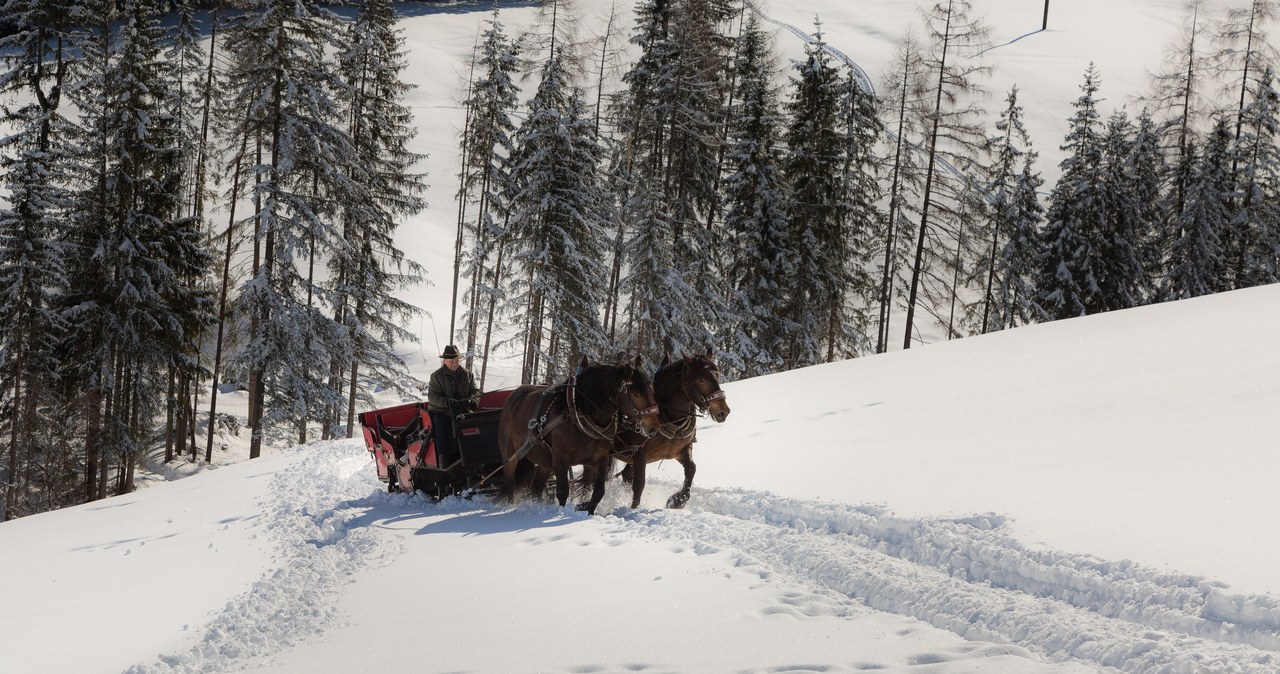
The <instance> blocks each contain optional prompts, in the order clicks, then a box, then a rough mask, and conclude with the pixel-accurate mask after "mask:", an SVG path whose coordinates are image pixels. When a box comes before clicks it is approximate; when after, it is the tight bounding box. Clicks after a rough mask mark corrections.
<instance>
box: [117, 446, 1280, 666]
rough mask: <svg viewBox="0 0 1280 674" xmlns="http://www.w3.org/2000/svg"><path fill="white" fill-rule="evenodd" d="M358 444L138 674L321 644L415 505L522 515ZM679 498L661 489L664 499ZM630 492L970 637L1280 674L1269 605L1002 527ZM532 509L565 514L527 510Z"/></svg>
mask: <svg viewBox="0 0 1280 674" xmlns="http://www.w3.org/2000/svg"><path fill="white" fill-rule="evenodd" d="M355 447H357V445H355V444H353V443H350V442H333V443H318V444H316V445H311V446H309V447H307V448H306V450H307V451H305V452H299V453H298V454H297V456H298V465H297V466H295V467H294V469H292V470H290V471H288V472H287V473H281V474H279V475H277V476H276V477H275V478H274V479H273V481H272V491H271V492H270V494H269V496H268V497H267V498H266V499H265V502H264V503H263V504H262V509H263V512H264V513H266V514H267V517H265V518H263V520H264V521H265V523H264V524H262V525H261V526H262V528H263V532H262V533H263V535H266V536H267V537H269V539H270V540H271V541H272V542H273V543H274V544H276V546H277V557H276V560H275V563H274V565H273V568H272V569H269V570H267V571H266V572H265V573H264V575H263V576H262V578H260V579H259V580H258V581H257V582H256V583H255V584H254V586H253V587H252V588H251V589H250V590H249V591H248V592H245V593H244V594H242V595H239V596H237V597H234V598H232V599H231V600H230V601H229V602H228V603H227V605H226V606H225V607H224V608H223V609H222V610H221V611H220V612H219V613H218V614H217V615H215V616H213V617H212V619H211V621H210V622H209V623H208V625H207V626H205V627H204V628H202V630H203V631H202V633H201V634H199V635H198V640H197V643H195V644H194V645H193V646H191V647H190V648H189V649H188V650H186V651H184V652H180V653H177V654H166V655H160V656H159V657H158V659H157V661H156V662H155V663H152V664H147V665H138V666H135V667H133V668H131V669H130V670H128V674H195V673H207V672H230V671H242V670H244V669H246V668H247V665H251V664H253V663H255V662H260V661H263V659H265V658H269V657H270V656H272V655H275V654H278V653H280V652H281V651H284V650H288V649H289V648H292V647H293V646H296V645H298V644H300V643H302V642H303V641H305V640H309V639H313V638H316V637H320V636H322V635H323V634H324V633H325V632H326V631H327V630H328V629H330V628H331V627H332V626H333V625H334V624H335V622H336V621H337V620H338V615H339V614H338V610H339V608H338V603H337V596H338V593H339V591H340V589H341V588H342V586H343V585H345V584H346V583H347V582H348V580H349V579H350V578H351V577H352V576H354V575H356V574H358V573H359V572H361V571H362V570H365V569H368V568H370V567H376V566H380V565H382V564H385V563H387V562H388V561H389V560H391V559H393V558H395V557H396V556H398V555H400V554H402V553H403V550H404V548H403V547H402V545H401V543H400V542H399V541H398V540H397V539H396V538H395V537H394V536H386V535H384V534H383V533H381V532H380V531H379V530H378V529H377V528H375V527H371V526H369V525H371V524H374V523H376V522H377V521H378V520H380V519H384V518H386V517H389V516H397V515H402V514H403V513H404V512H405V510H406V509H408V510H414V511H417V510H419V509H425V510H426V511H427V514H431V515H433V516H446V517H447V516H449V515H451V514H462V513H474V512H475V511H476V510H477V509H481V510H488V511H490V512H492V513H493V514H495V515H500V514H501V513H503V512H505V511H507V510H510V509H511V506H506V505H499V504H485V503H483V502H482V501H481V500H479V499H477V500H473V501H467V500H463V499H457V498H453V499H447V500H445V501H443V502H441V503H439V504H436V505H429V504H428V503H427V502H425V501H422V500H420V499H417V498H415V497H407V496H405V495H389V494H386V493H385V492H384V491H382V485H381V484H380V483H379V482H378V481H377V480H376V478H374V477H373V475H372V471H371V470H370V467H369V463H368V458H367V457H366V456H365V455H364V452H363V451H358V450H355V449H354V448H355ZM676 486H677V485H675V483H671V482H667V481H663V480H651V481H650V489H654V490H658V491H664V490H666V489H668V488H671V489H674V488H675V487H676ZM625 491H626V490H625V489H622V488H621V486H620V485H619V484H618V483H614V484H613V485H611V488H610V490H609V493H608V495H607V496H606V497H605V501H604V502H603V503H602V504H601V509H600V510H599V512H601V513H610V514H611V515H605V516H604V517H601V518H594V520H593V521H604V522H606V523H607V524H609V525H610V526H611V528H613V527H616V528H615V529H614V530H615V531H616V532H617V533H618V534H621V535H625V536H634V537H636V538H638V539H647V540H654V541H659V542H675V543H680V544H683V545H688V546H690V547H695V548H697V549H700V550H704V551H718V552H723V553H726V554H728V555H730V556H731V557H733V558H736V559H738V560H739V561H740V562H741V563H742V564H744V565H751V566H755V567H758V568H760V569H761V570H762V571H764V572H765V573H766V574H767V575H768V576H769V577H776V578H778V579H779V580H786V581H788V582H794V583H796V584H799V585H802V586H808V587H814V588H817V589H819V590H821V591H824V592H829V593H834V594H838V595H841V596H844V597H848V598H851V599H854V600H857V601H858V602H860V603H862V604H864V605H866V606H867V607H869V608H872V609H875V610H880V611H885V612H889V613H895V614H899V615H906V616H911V617H914V618H916V619H919V620H922V621H924V622H926V623H929V624H930V625H933V626H935V627H938V628H941V629H945V630H948V631H950V632H953V633H955V634H958V635H960V636H962V637H965V638H969V639H973V640H979V641H989V642H995V643H1005V644H1012V645H1016V646H1018V647H1021V648H1024V649H1026V650H1028V651H1031V652H1034V653H1039V654H1041V655H1043V656H1045V657H1047V658H1049V659H1052V660H1066V659H1071V660H1077V661H1082V662H1085V663H1088V664H1092V665H1096V666H1100V667H1114V668H1115V669H1117V670H1119V671H1122V672H1130V673H1133V674H1184V673H1194V674H1200V673H1205V672H1212V673H1213V674H1275V673H1276V672H1278V671H1280V605H1278V602H1277V601H1276V600H1275V599H1274V598H1271V597H1269V596H1245V595H1233V594H1230V593H1228V592H1226V591H1225V590H1224V589H1223V588H1222V587H1220V586H1218V585H1215V584H1213V583H1209V582H1206V581H1204V580H1203V579H1200V578H1197V577H1194V576H1187V575H1174V574H1163V573H1159V572H1156V571H1153V570H1150V569H1146V568H1143V567H1140V566H1138V565H1136V564H1133V563H1131V562H1127V561H1121V562H1113V561H1106V560H1100V559H1098V558H1095V557H1091V556H1085V555H1069V554H1064V553H1060V552H1046V551H1033V550H1029V549H1027V548H1025V547H1024V546H1022V545H1021V544H1020V543H1018V542H1017V541H1016V540H1015V539H1013V538H1012V536H1011V535H1010V534H1009V533H1008V531H1007V528H1006V527H1005V526H1004V524H1005V523H1004V520H1003V518H1001V517H999V516H997V515H976V516H972V517H966V518H951V519H912V518H904V517H899V516H895V515H893V514H892V513H890V512H888V511H886V510H885V509H883V508H881V507H878V506H855V505H850V504H841V503H828V502H817V501H808V500H801V499H793V498H785V497H780V496H777V495H774V494H769V493H763V492H754V491H748V490H739V489H699V490H695V492H694V497H693V500H692V501H691V502H690V506H689V509H688V510H631V509H629V508H626V507H623V502H624V501H625V500H627V499H629V494H625V493H624V492H625ZM530 507H532V508H537V509H545V510H547V511H548V513H550V514H556V513H559V512H561V511H560V509H559V508H555V507H552V506H538V505H531V504H523V505H519V506H516V508H519V509H521V510H524V509H527V508H530ZM575 517H582V518H584V519H585V515H581V514H575Z"/></svg>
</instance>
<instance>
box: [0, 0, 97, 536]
mask: <svg viewBox="0 0 1280 674" xmlns="http://www.w3.org/2000/svg"><path fill="white" fill-rule="evenodd" d="M3 8H4V16H5V18H6V20H7V21H9V22H10V24H11V27H12V30H11V32H10V33H8V34H7V35H3V36H0V65H2V66H3V67H0V99H3V100H4V101H5V102H6V103H10V102H13V101H21V103H12V104H11V105H9V104H7V105H4V106H3V107H0V112H2V113H3V117H0V124H3V125H4V126H5V128H6V129H7V132H6V133H5V134H4V135H3V136H2V137H0V192H3V193H4V194H5V195H6V196H5V199H4V202H3V203H2V204H0V410H3V411H4V413H3V414H0V433H2V434H3V437H4V438H5V441H4V443H3V446H4V448H5V449H4V451H3V453H0V489H3V491H4V495H3V498H0V509H3V512H0V521H3V520H8V519H13V518H16V517H20V516H23V515H27V514H31V513H34V512H40V511H42V510H47V509H50V508H55V507H59V506H61V505H65V504H69V503H75V502H77V501H78V500H80V499H82V498H84V496H85V494H86V483H87V480H86V481H82V482H79V483H76V482H75V481H74V480H68V479H66V478H67V476H71V475H77V474H79V475H84V473H83V471H84V470H85V464H86V460H87V458H86V457H85V456H84V455H83V454H82V453H81V452H78V451H75V449H74V448H72V449H70V451H67V450H68V448H67V447H65V446H54V443H53V442H52V438H50V436H49V434H48V433H47V429H49V428H55V427H57V425H58V424H60V423H62V420H61V419H56V418H55V415H56V413H57V412H56V411H57V410H58V409H59V405H60V393H61V391H60V389H59V386H58V384H57V366H58V364H57V361H56V358H55V347H56V344H57V341H58V339H59V337H60V335H61V334H62V331H63V326H62V323H61V315H60V313H59V312H58V306H57V302H58V295H59V293H60V292H61V290H62V289H63V288H65V287H66V284H67V279H66V276H65V274H66V270H65V266H64V255H63V248H62V246H61V245H60V244H59V240H60V239H61V238H62V235H63V218H64V216H65V213H66V212H67V208H68V201H69V195H68V193H67V191H66V189H65V185H66V176H65V171H66V161H67V157H68V156H69V154H70V153H71V152H74V150H72V148H71V147H70V146H69V145H67V143H66V141H67V140H68V135H69V129H68V123H67V120H66V119H65V118H64V117H63V114H62V108H63V105H62V104H63V99H62V93H63V91H65V85H66V84H67V83H68V81H69V73H68V68H69V65H70V63H69V61H68V60H67V58H66V52H67V51H68V49H67V46H68V31H69V27H70V21H69V15H68V9H69V8H68V7H67V3H64V2H49V1H47V0H9V1H8V2H6V3H4V4H3ZM59 445H61V443H59ZM92 469H93V465H92V464H90V465H89V470H90V473H92Z"/></svg>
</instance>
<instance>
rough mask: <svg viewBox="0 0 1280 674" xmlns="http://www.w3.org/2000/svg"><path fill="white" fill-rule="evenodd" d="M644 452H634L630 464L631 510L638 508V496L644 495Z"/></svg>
mask: <svg viewBox="0 0 1280 674" xmlns="http://www.w3.org/2000/svg"><path fill="white" fill-rule="evenodd" d="M644 466H645V463H644V450H641V451H639V452H636V455H635V460H634V461H632V463H631V466H630V468H631V509H632V510H634V509H636V508H639V507H640V495H641V494H643V493H644Z"/></svg>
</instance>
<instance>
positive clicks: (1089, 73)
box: [1036, 63, 1106, 320]
mask: <svg viewBox="0 0 1280 674" xmlns="http://www.w3.org/2000/svg"><path fill="white" fill-rule="evenodd" d="M1098 87H1099V84H1098V72H1097V69H1096V68H1095V67H1094V66H1093V64H1092V63H1091V64H1089V67H1088V68H1087V69H1086V70H1085V77H1084V83H1083V84H1082V85H1081V87H1080V89H1081V91H1083V92H1084V93H1083V94H1082V95H1081V96H1080V98H1078V99H1077V100H1076V102H1075V103H1074V104H1073V107H1074V108H1075V112H1074V113H1073V114H1072V116H1071V119H1070V121H1069V124H1070V126H1069V128H1068V130H1067V135H1066V138H1065V140H1064V142H1063V145H1062V150H1063V152H1065V153H1066V157H1065V158H1064V159H1063V160H1062V162H1061V164H1059V167H1060V168H1061V169H1062V175H1061V177H1060V178H1059V179H1058V182H1057V183H1056V184H1055V185H1054V188H1053V191H1052V193H1051V194H1050V196H1049V208H1048V212H1047V213H1046V216H1045V220H1046V222H1045V227H1044V229H1043V230H1042V231H1041V245H1042V247H1043V250H1044V259H1043V262H1042V264H1041V267H1040V271H1039V273H1038V274H1037V281H1036V307H1037V313H1038V314H1039V315H1040V316H1041V317H1042V318H1043V319H1044V320H1058V319H1061V318H1072V317H1075V316H1084V315H1086V314H1089V313H1095V312H1097V311H1099V310H1101V308H1102V303H1101V301H1100V299H1099V297H1098V294H1099V281H1098V270H1097V268H1096V266H1097V256H1098V248H1099V239H1100V238H1101V236H1102V234H1101V233H1102V232H1104V231H1105V228H1106V195H1105V194H1104V188H1105V181H1104V179H1103V175H1102V152H1103V149H1102V128H1101V127H1102V121H1101V119H1100V117H1099V114H1098V108H1097V99H1096V95H1097V93H1098Z"/></svg>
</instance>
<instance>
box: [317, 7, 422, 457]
mask: <svg viewBox="0 0 1280 674" xmlns="http://www.w3.org/2000/svg"><path fill="white" fill-rule="evenodd" d="M348 35H349V41H348V43H347V46H346V48H345V49H344V50H343V51H342V52H341V53H339V55H338V63H339V66H340V71H341V74H342V78H343V80H344V81H345V82H346V84H347V86H348V87H349V91H350V98H349V99H348V103H347V110H346V112H347V118H348V120H349V122H348V124H349V126H348V130H347V133H348V135H349V137H350V138H351V142H352V144H353V148H352V149H353V151H354V156H353V160H354V163H355V164H356V165H357V166H358V167H359V169H360V170H359V171H357V172H355V173H353V174H352V175H351V176H350V180H351V182H352V183H354V185H353V188H354V189H355V190H356V191H357V193H359V194H364V195H367V199H366V200H364V201H359V202H347V203H344V204H343V209H342V211H341V214H340V216H341V222H340V224H341V228H342V231H341V236H342V240H343V245H340V246H337V247H336V249H335V252H334V254H333V256H332V257H331V258H330V259H329V266H330V272H331V273H330V276H331V278H332V281H331V282H330V285H331V287H332V299H331V300H330V303H331V304H332V305H333V316H334V321H335V322H336V323H338V324H341V325H342V326H343V331H345V335H343V338H342V341H345V342H348V343H350V345H351V348H352V350H351V351H350V352H348V353H347V354H346V355H347V357H346V359H345V361H344V360H343V359H341V358H337V359H335V360H334V363H333V376H334V379H336V380H338V381H335V382H332V383H331V384H330V387H332V388H337V389H339V390H340V391H341V390H343V389H344V383H343V380H345V391H346V394H347V401H346V410H345V411H346V414H345V424H346V428H347V435H348V437H350V434H351V432H352V429H353V428H354V425H355V408H356V402H357V400H358V396H359V394H360V387H359V386H357V380H358V377H359V376H361V375H363V376H366V377H372V378H374V379H376V380H378V381H383V382H398V381H401V380H403V379H404V378H405V376H406V375H407V370H408V368H407V366H406V365H405V363H404V361H403V359H402V358H401V357H400V356H399V354H398V353H397V350H396V344H397V343H404V342H413V341H416V337H415V336H414V335H413V334H412V333H411V332H410V331H409V330H407V329H406V328H405V326H406V325H409V324H410V321H409V319H410V318H412V317H413V316H416V315H417V314H418V312H419V310H418V309H417V308H416V307H414V306H412V305H410V304H409V303H407V302H405V301H403V300H401V299H399V297H398V296H397V294H396V293H397V291H399V290H402V289H404V288H407V287H410V286H412V285H414V284H417V283H419V282H421V280H422V277H423V274H424V270H423V269H422V267H421V266H420V265H418V264H417V263H416V262H414V261H412V260H410V259H407V258H406V257H405V254H404V251H403V250H401V249H400V247H399V246H398V245H397V243H396V237H395V235H396V232H397V230H398V229H399V225H400V223H401V221H402V220H403V219H404V218H408V217H411V216H413V215H415V214H417V213H418V212H420V211H421V210H422V209H423V208H425V207H426V204H425V202H424V201H423V199H422V196H421V195H422V192H423V191H424V190H425V189H426V183H425V176H423V175H422V174H420V173H416V172H415V170H414V165H415V164H416V163H417V162H418V161H419V160H421V159H422V156H421V155H419V154H417V153H415V152H413V151H412V150H410V149H409V144H410V143H411V142H412V141H413V139H414V136H415V135H416V133H417V130H416V127H415V126H414V119H413V112H412V110H411V109H410V108H409V107H408V105H407V104H406V102H405V98H406V97H407V96H408V94H409V91H410V87H409V85H407V84H405V82H404V79H403V74H404V70H405V68H406V67H407V63H406V59H405V47H404V35H403V34H402V31H401V30H400V29H398V28H397V27H396V17H395V11H394V9H393V8H392V6H391V3H390V2H389V1H388V0H369V1H368V2H366V3H365V4H364V7H363V8H362V9H361V11H360V13H359V14H357V15H356V18H355V20H354V21H353V22H352V23H351V25H350V27H349V29H348ZM344 375H345V376H344ZM360 401H361V402H371V401H370V400H360ZM341 417H342V415H334V416H333V417H331V418H329V419H327V424H326V426H325V428H326V430H327V429H328V428H330V427H336V426H337V425H338V422H339V421H341V420H342V418H341Z"/></svg>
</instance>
